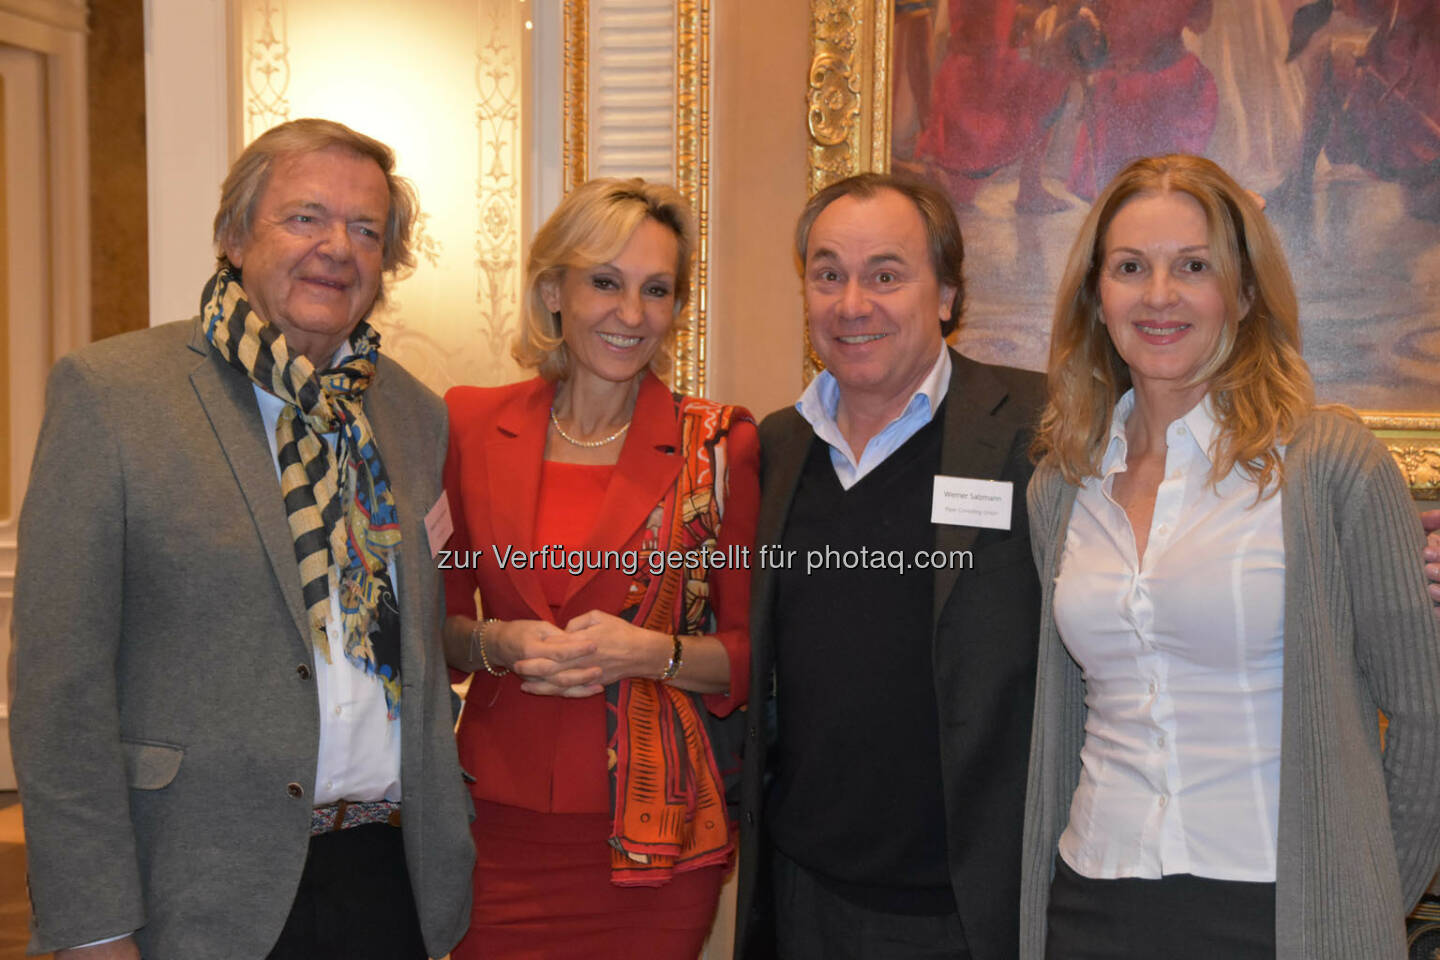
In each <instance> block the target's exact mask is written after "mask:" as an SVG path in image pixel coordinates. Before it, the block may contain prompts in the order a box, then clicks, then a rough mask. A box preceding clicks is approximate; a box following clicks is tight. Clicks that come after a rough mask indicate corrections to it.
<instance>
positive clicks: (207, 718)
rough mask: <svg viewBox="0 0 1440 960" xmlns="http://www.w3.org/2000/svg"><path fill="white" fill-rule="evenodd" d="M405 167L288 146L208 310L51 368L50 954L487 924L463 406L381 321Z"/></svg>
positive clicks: (32, 692) (401, 953) (39, 797)
mask: <svg viewBox="0 0 1440 960" xmlns="http://www.w3.org/2000/svg"><path fill="white" fill-rule="evenodd" d="M393 169H394V157H393V154H392V153H391V151H390V149H389V148H388V147H386V146H385V145H384V144H381V143H379V142H378V141H375V140H372V139H370V138H369V137H365V136H363V135H361V134H358V133H356V132H354V131H353V130H350V129H349V128H347V127H344V126H342V125H340V124H337V123H331V122H329V121H323V120H298V121H294V122H292V123H288V124H284V125H282V126H280V127H276V128H275V129H273V130H271V131H269V132H267V133H266V134H264V135H262V136H261V137H260V138H258V139H257V140H255V141H254V142H253V143H252V144H251V145H250V146H249V147H248V148H247V149H246V150H245V152H244V153H243V154H242V155H241V156H240V158H239V159H238V160H237V161H236V162H235V166H234V167H232V169H231V171H230V174H229V176H228V177H227V179H226V181H225V184H224V186H223V188H222V196H221V204H220V210H219V213H218V214H217V215H216V218H215V242H216V248H217V250H218V251H219V253H220V264H219V269H218V270H217V271H216V273H215V275H214V276H213V277H212V278H211V279H210V281H209V282H208V283H207V284H206V285H205V290H204V293H203V294H202V295H201V310H200V316H198V317H196V318H195V319H193V320H189V321H184V322H180V323H172V324H167V325H165V326H161V327H156V328H153V329H150V330H145V331H141V332H138V333H132V334H126V335H124V336H120V337H115V338H113V339H110V340H105V341H102V342H99V343H96V344H93V345H91V346H89V347H86V348H84V349H83V350H80V351H77V352H76V353H73V354H71V355H69V356H67V357H65V358H64V359H62V360H61V361H60V362H59V363H57V364H56V365H55V368H54V370H53V371H52V373H51V376H50V381H49V387H48V391H47V396H46V412H45V422H44V426H43V428H42V430H41V435H40V441H39V446H38V449H37V451H36V455H35V462H34V468H33V472H32V474H31V478H30V484H29V492H28V494H27V496H26V499H25V504H24V508H23V510H22V512H21V517H20V535H19V537H20V539H19V561H18V570H17V579H16V589H15V620H14V636H15V645H16V651H17V654H16V655H17V690H16V695H15V700H14V706H13V713H12V715H11V730H12V742H13V746H14V756H15V764H16V773H17V774H18V777H19V782H20V799H21V803H22V805H23V810H24V820H25V837H26V844H27V850H26V853H27V855H28V860H29V871H30V893H31V900H32V904H33V908H34V916H33V920H32V930H33V939H32V940H31V944H30V946H31V949H32V950H33V951H52V950H53V951H58V952H57V953H56V957H57V960H63V958H82V957H83V958H92V957H93V958H135V957H139V956H144V957H145V958H146V960H169V958H175V960H179V958H185V960H190V958H196V957H205V958H229V957H234V958H250V960H255V958H261V957H266V956H269V957H272V958H277V960H279V958H332V957H333V958H345V960H358V958H376V960H381V958H384V960H397V958H410V960H420V958H424V957H428V956H441V955H443V954H444V953H445V952H446V951H447V950H449V948H450V947H451V946H452V945H453V944H454V943H455V942H456V941H457V940H458V939H459V938H460V936H461V934H462V933H463V932H464V930H465V927H466V923H467V920H468V907H469V902H470V883H469V878H470V867H471V863H472V860H473V850H472V848H471V844H470V837H469V830H468V813H469V810H470V806H469V799H468V797H467V795H466V792H465V789H464V785H463V783H462V779H461V774H460V769H459V766H458V764H457V761H456V757H455V745H454V738H453V736H452V735H451V714H450V708H449V691H448V686H447V675H446V671H445V665H444V660H443V656H442V653H441V650H440V646H439V636H440V634H439V628H440V623H441V618H442V617H443V614H444V612H443V600H442V596H441V584H440V576H439V574H438V573H437V572H436V570H435V565H434V563H433V561H432V554H433V552H434V550H435V549H437V548H438V546H440V545H441V544H440V541H443V538H444V531H443V514H444V511H443V503H442V504H440V508H439V509H436V510H434V511H433V512H432V507H434V505H437V501H441V500H442V497H443V493H442V488H441V468H442V465H443V460H444V456H445V449H446V422H445V407H444V405H443V404H442V403H441V402H440V400H439V399H438V398H437V397H435V396H434V394H432V393H431V392H430V391H429V390H427V389H426V388H425V387H424V386H422V385H421V384H420V383H419V382H418V381H416V380H415V379H414V378H413V377H411V376H410V375H409V374H408V373H406V372H405V370H404V369H402V368H401V367H400V366H399V365H397V364H396V363H395V362H394V361H392V360H389V359H388V358H386V357H384V356H381V355H380V354H379V335H378V334H377V333H376V332H375V331H374V330H373V328H371V327H370V325H369V324H368V323H367V322H366V317H368V316H369V314H370V312H371V310H372V309H373V308H374V306H375V305H376V303H378V302H379V300H380V299H381V296H382V286H381V281H382V277H383V276H384V275H386V274H389V273H391V272H393V271H394V270H395V269H396V268H397V267H399V266H403V265H407V264H410V263H413V257H412V256H411V255H410V253H409V250H408V245H409V238H410V232H411V227H412V225H413V223H414V218H415V213H416V205H415V200H414V195H413V192H412V190H411V188H410V187H409V185H408V184H407V183H406V182H405V181H404V180H403V179H400V178H398V177H396V176H395V175H394V173H393ZM427 515H428V516H429V517H431V518H432V519H434V521H435V523H434V524H433V525H434V526H435V527H436V528H437V529H436V532H435V533H434V535H433V536H427V524H426V519H427Z"/></svg>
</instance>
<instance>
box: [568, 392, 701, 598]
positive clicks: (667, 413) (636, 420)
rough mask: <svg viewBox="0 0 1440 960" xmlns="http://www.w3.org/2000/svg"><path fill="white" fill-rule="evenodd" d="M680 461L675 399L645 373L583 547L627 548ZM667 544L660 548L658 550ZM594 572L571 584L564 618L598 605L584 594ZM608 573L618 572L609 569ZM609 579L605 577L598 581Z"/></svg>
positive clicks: (589, 570) (589, 569) (584, 572)
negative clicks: (598, 513) (623, 439)
mask: <svg viewBox="0 0 1440 960" xmlns="http://www.w3.org/2000/svg"><path fill="white" fill-rule="evenodd" d="M682 459H683V458H682V457H681V455H680V421H679V417H678V411H677V410H676V404H675V400H674V398H673V397H672V396H671V394H670V391H669V390H667V389H666V388H665V385H664V384H663V383H661V382H660V380H659V379H658V378H657V377H656V376H655V375H654V374H651V373H647V374H646V375H645V377H644V379H642V380H641V381H640V391H639V394H638V395H637V396H636V398H635V414H634V416H633V417H631V420H630V429H629V430H628V431H627V432H626V435H625V443H624V446H623V447H621V448H620V459H619V460H618V461H617V462H616V464H615V472H614V473H613V474H612V475H611V477H610V484H609V486H607V487H606V488H605V499H604V500H602V501H601V506H600V516H599V517H598V518H597V519H596V523H595V527H594V529H593V530H592V531H591V533H590V538H589V540H588V541H587V542H586V547H587V548H588V549H590V550H613V549H616V548H622V549H623V548H625V547H627V546H629V545H630V542H631V540H632V539H633V538H634V536H635V534H636V532H637V531H638V530H639V529H640V528H641V527H642V526H643V525H644V524H645V522H646V521H647V520H648V519H649V518H650V514H651V513H652V512H653V511H654V509H655V506H656V504H658V503H659V502H660V500H661V499H662V498H663V497H664V496H665V494H666V493H667V492H669V490H670V488H671V487H672V486H674V484H675V477H676V475H678V474H679V473H680V467H681V460H682ZM665 546H666V545H665V544H663V543H662V544H661V548H662V549H663V548H664V547H665ZM598 573H600V570H599V569H598V568H596V567H587V568H586V569H585V570H582V571H581V573H580V575H579V576H577V577H575V578H574V579H573V580H572V581H571V583H570V589H569V590H568V591H567V593H566V595H565V607H566V613H567V615H568V614H569V613H571V612H575V611H576V610H578V609H579V608H583V609H585V610H588V609H591V608H592V607H597V606H599V605H600V604H599V602H598V601H596V600H595V599H593V598H594V595H595V592H596V591H594V590H591V591H588V593H585V594H584V595H583V596H582V591H586V588H587V587H589V586H590V584H591V583H592V581H595V579H596V575H597V574H598ZM606 573H609V574H615V573H617V572H616V571H613V570H611V571H606ZM612 579H613V578H612V577H609V576H607V577H605V578H603V580H602V582H606V581H610V580H612ZM619 579H620V581H622V582H624V583H627V584H628V583H629V581H630V577H628V576H625V575H624V574H623V572H620V573H619ZM607 609H608V608H607ZM562 626H563V624H562Z"/></svg>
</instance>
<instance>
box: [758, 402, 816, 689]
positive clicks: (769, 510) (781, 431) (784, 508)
mask: <svg viewBox="0 0 1440 960" xmlns="http://www.w3.org/2000/svg"><path fill="white" fill-rule="evenodd" d="M777 419H778V420H779V426H778V428H777V429H776V430H775V434H776V435H775V436H773V439H772V437H771V436H767V435H766V434H764V433H762V434H761V437H762V444H761V450H760V516H759V517H758V518H757V521H756V526H755V549H756V551H757V556H756V558H755V566H754V567H753V568H752V569H753V570H754V573H753V575H752V577H751V588H750V636H751V641H752V653H751V655H752V656H753V657H755V658H756V660H757V663H760V664H761V667H760V669H761V670H762V671H763V672H764V673H766V674H768V670H769V659H768V658H769V656H770V651H771V650H772V649H773V648H774V644H773V643H772V642H771V640H770V620H769V617H770V613H771V611H772V609H773V600H774V595H775V571H774V569H772V567H771V566H769V565H766V564H763V563H761V562H760V558H759V555H758V552H759V550H760V549H761V548H762V547H766V546H778V545H779V543H780V538H781V536H783V535H784V533H785V521H786V519H787V518H788V517H789V515H790V505H791V503H793V502H794V500H795V491H796V490H798V489H799V488H800V474H801V473H802V472H803V470H804V468H805V460H806V458H807V457H809V455H810V446H811V444H812V443H814V442H815V431H814V430H813V429H812V428H811V426H810V424H809V423H807V422H806V421H805V418H804V417H802V416H800V414H799V412H798V411H796V410H795V409H794V408H793V407H792V408H791V409H789V410H786V411H783V412H782V413H781V414H778V415H777ZM773 422H774V421H769V420H767V423H773Z"/></svg>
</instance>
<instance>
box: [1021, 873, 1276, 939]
mask: <svg viewBox="0 0 1440 960" xmlns="http://www.w3.org/2000/svg"><path fill="white" fill-rule="evenodd" d="M1046 926H1047V933H1046V941H1045V960H1153V958H1155V957H1164V958H1165V960H1217V958H1223V960H1275V884H1273V883H1246V882H1242V881H1239V880H1211V879H1208V878H1206V877H1195V876H1191V875H1190V874H1188V873H1181V874H1173V875H1171V876H1168V877H1162V878H1160V879H1159V880H1139V879H1132V878H1125V879H1120V880H1091V879H1089V878H1087V877H1082V876H1080V875H1079V874H1078V873H1076V872H1075V871H1074V870H1072V869H1070V866H1069V865H1068V864H1066V863H1065V861H1064V860H1063V859H1062V858H1060V857H1056V858H1055V877H1054V879H1053V880H1052V881H1051V882H1050V907H1049V910H1048V911H1047V913H1046Z"/></svg>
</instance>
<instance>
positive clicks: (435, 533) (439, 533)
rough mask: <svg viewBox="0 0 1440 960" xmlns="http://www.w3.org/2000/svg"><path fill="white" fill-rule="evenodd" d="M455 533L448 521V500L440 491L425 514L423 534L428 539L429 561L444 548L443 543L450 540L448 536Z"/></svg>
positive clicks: (453, 524) (451, 523)
mask: <svg viewBox="0 0 1440 960" xmlns="http://www.w3.org/2000/svg"><path fill="white" fill-rule="evenodd" d="M454 532H455V523H454V521H452V520H451V519H450V498H449V497H447V496H445V494H444V492H443V491H442V492H441V494H440V499H439V500H436V501H435V506H433V507H431V508H430V512H429V513H427V514H425V534H426V536H428V537H429V538H430V559H431V560H434V559H435V558H436V557H437V556H439V554H440V550H441V548H442V547H444V546H445V541H446V540H449V539H450V534H452V533H454Z"/></svg>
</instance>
